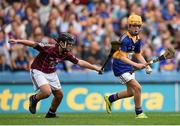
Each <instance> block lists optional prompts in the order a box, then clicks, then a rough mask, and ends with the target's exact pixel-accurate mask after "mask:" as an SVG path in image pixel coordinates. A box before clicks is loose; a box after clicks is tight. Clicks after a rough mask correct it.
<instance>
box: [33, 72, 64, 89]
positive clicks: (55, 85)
mask: <svg viewBox="0 0 180 126" xmlns="http://www.w3.org/2000/svg"><path fill="white" fill-rule="evenodd" d="M30 75H31V79H32V82H33V87H34V90H38V89H39V87H40V86H42V85H46V84H49V85H50V86H51V89H52V90H59V89H61V84H60V81H59V78H58V75H57V73H56V72H54V73H50V74H46V73H43V72H41V71H39V70H36V69H31V70H30Z"/></svg>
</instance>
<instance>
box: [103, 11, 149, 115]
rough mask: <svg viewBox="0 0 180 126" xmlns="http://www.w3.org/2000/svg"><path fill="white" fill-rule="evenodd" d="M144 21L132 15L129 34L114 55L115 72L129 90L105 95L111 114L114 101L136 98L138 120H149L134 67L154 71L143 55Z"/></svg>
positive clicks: (123, 36) (108, 110) (123, 38)
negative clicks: (142, 103)
mask: <svg viewBox="0 0 180 126" xmlns="http://www.w3.org/2000/svg"><path fill="white" fill-rule="evenodd" d="M141 25H142V19H141V17H140V16H138V15H135V14H134V15H131V16H129V18H128V32H127V33H125V34H123V35H122V36H121V37H120V40H119V41H120V48H119V50H118V51H116V52H115V53H114V54H113V72H114V75H115V76H116V77H118V79H119V80H120V83H122V84H125V85H126V86H127V90H124V91H121V92H117V93H115V94H112V95H110V96H107V95H105V97H104V99H105V102H106V110H107V112H108V113H111V105H112V103H113V102H114V101H116V100H119V99H122V98H128V97H132V96H134V103H135V112H136V118H147V116H146V115H145V114H144V113H143V110H142V107H141V85H140V84H139V83H138V81H137V80H136V79H135V74H134V73H132V74H131V73H130V71H131V70H132V69H133V67H136V68H138V69H142V68H146V73H147V74H150V73H151V72H152V69H151V67H150V66H146V65H145V64H146V61H145V59H144V57H143V56H142V55H141V40H140V38H139V33H140V31H141ZM133 54H134V56H135V57H136V58H137V59H138V60H139V61H140V63H136V62H134V61H132V60H131V57H132V55H133Z"/></svg>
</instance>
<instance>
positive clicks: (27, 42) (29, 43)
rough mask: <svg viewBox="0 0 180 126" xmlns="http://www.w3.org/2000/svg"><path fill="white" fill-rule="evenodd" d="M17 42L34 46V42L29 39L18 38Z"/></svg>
mask: <svg viewBox="0 0 180 126" xmlns="http://www.w3.org/2000/svg"><path fill="white" fill-rule="evenodd" d="M18 43H21V44H23V45H26V46H31V47H34V46H35V42H33V41H30V40H18Z"/></svg>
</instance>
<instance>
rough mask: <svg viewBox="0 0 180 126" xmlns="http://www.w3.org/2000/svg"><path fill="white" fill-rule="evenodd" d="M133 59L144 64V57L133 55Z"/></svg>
mask: <svg viewBox="0 0 180 126" xmlns="http://www.w3.org/2000/svg"><path fill="white" fill-rule="evenodd" d="M135 57H136V58H137V59H138V61H139V62H141V63H143V64H146V63H147V62H146V60H145V59H144V57H143V56H142V55H141V54H138V55H135Z"/></svg>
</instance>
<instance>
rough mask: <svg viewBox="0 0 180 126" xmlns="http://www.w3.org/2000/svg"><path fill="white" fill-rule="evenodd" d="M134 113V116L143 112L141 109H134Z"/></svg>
mask: <svg viewBox="0 0 180 126" xmlns="http://www.w3.org/2000/svg"><path fill="white" fill-rule="evenodd" d="M135 111H136V115H139V114H141V113H142V112H143V110H142V107H139V108H135Z"/></svg>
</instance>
